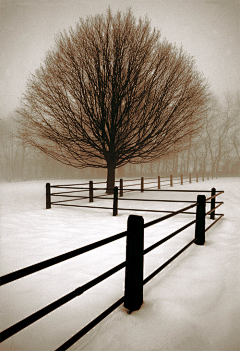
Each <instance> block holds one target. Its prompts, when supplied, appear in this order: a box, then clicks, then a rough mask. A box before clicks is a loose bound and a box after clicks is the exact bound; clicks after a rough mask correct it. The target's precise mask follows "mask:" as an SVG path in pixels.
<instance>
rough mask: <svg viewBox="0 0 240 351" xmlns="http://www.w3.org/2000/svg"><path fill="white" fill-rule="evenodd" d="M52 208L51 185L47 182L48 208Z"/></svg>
mask: <svg viewBox="0 0 240 351" xmlns="http://www.w3.org/2000/svg"><path fill="white" fill-rule="evenodd" d="M48 208H51V185H50V183H46V209H48Z"/></svg>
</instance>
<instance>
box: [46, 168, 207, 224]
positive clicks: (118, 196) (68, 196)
mask: <svg viewBox="0 0 240 351" xmlns="http://www.w3.org/2000/svg"><path fill="white" fill-rule="evenodd" d="M180 179H181V183H179V182H178V183H176V181H175V184H183V179H184V177H183V175H181V177H180ZM196 179H197V180H198V175H196ZM202 179H203V180H204V175H203V177H202ZM190 180H192V175H191V174H189V181H190ZM136 181H140V183H134V182H136ZM169 181H170V183H169ZM164 182H167V183H168V184H165V185H167V186H169V185H170V186H173V176H172V175H170V178H169V179H168V178H167V179H163V178H162V177H160V176H158V178H157V180H156V178H147V179H145V180H144V177H141V178H140V179H138V178H136V179H131V180H130V179H129V180H124V183H131V184H123V179H120V180H119V185H120V188H119V187H114V189H108V190H109V191H111V192H112V193H113V194H108V193H106V194H100V195H96V194H95V196H94V192H96V191H106V188H103V187H98V186H97V187H96V185H97V184H106V182H96V183H94V184H93V181H89V183H83V184H82V185H87V184H88V185H89V186H88V187H85V186H84V187H81V188H79V187H78V186H73V184H67V185H50V183H47V184H46V208H47V209H50V208H51V206H52V205H54V206H65V207H79V208H94V209H106V210H112V211H113V216H117V214H118V211H119V210H120V211H129V210H131V211H140V212H153V213H161V212H162V213H172V212H173V211H166V210H160V209H159V210H148V209H145V210H143V209H137V208H125V207H119V206H118V203H119V200H121V201H137V202H139V201H143V202H169V203H171V202H176V203H184V202H187V201H186V200H155V199H129V198H123V194H124V193H126V192H133V191H135V192H136V191H139V190H140V191H141V192H142V193H143V192H149V191H151V192H162V191H166V192H173V191H174V192H187V193H188V192H191V193H200V192H203V193H207V192H211V191H209V190H199V191H198V190H180V189H177V190H176V189H174V190H173V189H165V188H164V189H163V188H162V186H161V183H164ZM151 184H156V185H154V186H149V185H151ZM80 185H81V184H80ZM139 185H140V188H139ZM134 186H137V188H134ZM146 186H147V187H146ZM56 187H57V188H58V189H69V191H63V192H57V193H56V192H52V193H51V189H54V188H56ZM73 189H74V190H73ZM80 192H88V196H86V194H84V195H82V196H80V195H78V194H79V193H80ZM73 193H77V194H76V195H73ZM211 195H213V193H212V194H211ZM54 196H55V197H62V199H59V200H57V201H52V197H54ZM64 198H65V199H64ZM111 198H112V200H113V206H112V207H109V206H98V205H95V204H94V205H91V204H90V205H86V204H76V203H73V202H75V201H80V200H86V199H88V200H89V202H90V203H93V202H94V199H102V200H110V199H111ZM209 199H211V198H209ZM211 201H212V200H211ZM69 202H71V204H70V203H69ZM188 202H189V203H193V202H194V201H188ZM213 203H214V201H213ZM213 207H214V205H211V208H213ZM183 213H186V214H194V213H193V212H192V213H190V212H183ZM212 216H213V214H211V218H212Z"/></svg>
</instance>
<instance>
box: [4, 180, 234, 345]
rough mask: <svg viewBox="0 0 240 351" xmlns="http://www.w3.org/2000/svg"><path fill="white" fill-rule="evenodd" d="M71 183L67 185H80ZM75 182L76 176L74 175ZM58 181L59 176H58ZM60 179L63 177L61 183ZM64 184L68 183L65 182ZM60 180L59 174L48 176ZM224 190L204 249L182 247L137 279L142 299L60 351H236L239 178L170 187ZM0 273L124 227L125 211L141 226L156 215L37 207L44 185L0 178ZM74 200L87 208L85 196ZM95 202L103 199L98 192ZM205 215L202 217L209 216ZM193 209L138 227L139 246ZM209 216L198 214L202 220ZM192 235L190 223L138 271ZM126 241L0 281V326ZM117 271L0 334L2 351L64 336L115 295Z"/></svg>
mask: <svg viewBox="0 0 240 351" xmlns="http://www.w3.org/2000/svg"><path fill="white" fill-rule="evenodd" d="M79 182H80V181H79V180H76V183H79ZM83 182H84V181H83ZM62 183H63V182H62ZM65 183H66V184H67V181H66V182H65ZM71 183H74V182H73V181H72V180H71ZM52 184H59V181H55V182H53V181H52ZM212 187H216V189H217V190H224V191H225V192H224V194H222V195H221V196H220V197H219V199H218V201H224V205H223V206H221V207H220V208H219V209H218V210H217V212H218V213H224V217H223V218H222V219H220V221H218V222H217V223H216V224H215V225H214V226H213V227H212V228H211V229H209V230H208V231H207V232H206V243H205V245H204V246H197V245H195V244H193V245H191V246H190V248H188V249H187V250H186V251H185V252H184V253H183V254H182V255H180V256H179V257H178V258H177V259H176V260H174V261H173V262H172V263H171V264H170V265H169V266H167V267H166V268H165V269H164V270H163V271H162V272H160V273H159V274H158V275H157V276H156V277H155V278H153V279H152V280H150V281H149V282H148V283H147V284H146V285H145V286H144V304H143V306H142V308H141V309H140V310H139V311H136V312H134V313H132V314H130V315H129V314H127V313H126V311H125V310H124V308H123V306H120V307H119V308H117V309H116V310H115V311H114V312H113V313H111V314H110V315H109V316H108V317H107V318H105V319H104V320H103V321H102V322H101V323H100V324H98V325H97V326H96V327H95V328H94V329H92V330H91V331H90V332H88V333H87V334H86V335H85V336H84V337H83V338H81V339H80V340H79V341H78V342H76V343H75V344H74V345H73V346H72V347H71V348H70V349H69V350H72V351H73V350H75V351H77V350H85V351H100V350H102V351H130V350H133V351H136V350H137V351H160V350H163V351H168V350H169V351H180V350H183V351H186V350H191V351H194V350H196V351H203V350H204V351H208V350H209V351H210V350H211V351H223V350H224V351H226V350H227V351H234V350H235V351H237V350H240V337H239V336H240V324H239V320H240V318H239V317H240V308H239V290H240V274H239V273H240V272H239V261H240V255H239V254H240V250H239V218H240V213H239V199H240V196H239V193H238V191H239V188H240V178H218V179H211V180H205V181H204V182H202V181H199V182H198V183H196V182H192V184H188V183H186V184H184V185H182V186H181V185H175V186H174V187H173V188H172V189H189V190H191V189H198V190H210V189H211V188H212ZM0 190H1V217H0V218H1V219H0V227H1V275H4V274H7V273H10V272H12V271H14V270H17V269H20V268H23V267H25V266H28V265H31V264H34V263H37V262H40V261H42V260H45V259H48V258H51V257H54V256H57V255H59V254H62V253H65V252H68V251H70V250H73V249H75V248H78V247H81V246H85V245H87V244H89V243H92V242H95V241H98V240H101V239H103V238H106V237H109V236H112V235H114V234H117V233H119V232H122V231H125V230H126V227H127V218H128V215H129V214H137V215H142V216H143V217H144V221H145V223H146V222H148V221H150V220H152V219H154V218H158V217H160V216H162V215H164V213H162V214H161V213H159V214H156V213H155V214H153V213H150V212H133V211H130V210H129V211H127V210H124V211H119V215H118V216H116V217H113V216H112V210H104V209H88V208H74V207H60V206H52V209H49V210H46V209H45V182H44V181H32V182H16V183H1V184H0ZM196 197H197V194H195V193H170V192H161V193H160V194H159V193H158V194H156V193H154V194H153V193H151V192H144V193H140V192H139V191H138V192H136V193H126V194H124V198H128V199H134V198H135V199H141V198H145V199H149V198H150V199H153V198H155V199H157V198H159V199H160V198H161V199H182V200H193V201H196ZM81 203H82V204H83V203H84V204H85V205H89V203H88V202H87V200H82V202H81ZM94 205H95V206H97V205H98V206H110V207H111V206H112V199H111V200H102V199H98V200H96V201H95V202H94ZM187 205H188V204H186V203H182V204H173V203H172V204H168V203H150V202H138V201H133V200H132V201H123V200H120V201H119V207H124V208H130V207H132V208H141V209H155V210H156V209H169V208H170V209H177V208H181V207H184V206H187ZM208 217H209V216H208ZM193 219H194V215H178V216H175V217H173V218H172V219H169V220H166V221H163V222H161V223H160V224H156V225H154V226H151V227H149V228H146V229H145V248H147V247H148V246H150V245H151V244H153V243H155V242H156V241H158V240H160V239H161V238H162V237H164V236H166V235H168V234H170V233H171V232H173V231H174V230H176V229H178V228H179V227H180V226H182V225H184V224H185V223H188V222H190V221H191V220H193ZM210 223H211V220H210V219H207V225H209V224H210ZM193 238H194V226H191V227H190V228H188V229H187V230H185V231H184V232H182V233H181V234H179V235H177V236H176V237H174V238H173V239H171V240H169V241H168V242H166V243H164V244H163V245H161V246H160V247H159V248H157V249H155V250H153V251H151V252H150V253H148V254H147V255H145V256H144V276H145V277H147V276H148V275H149V274H150V273H151V272H152V271H153V270H154V269H156V268H157V267H159V266H160V265H161V264H162V263H164V262H165V261H166V260H167V259H169V258H170V257H171V256H172V255H173V254H175V253H176V252H177V251H178V250H179V249H181V248H182V247H183V246H184V245H186V244H187V243H188V242H190V241H191V240H192V239H193ZM125 249H126V239H125V238H123V239H120V240H118V241H115V242H113V243H111V244H108V245H105V246H103V247H101V248H98V249H95V250H93V251H91V252H89V253H86V254H83V255H80V256H78V257H76V258H73V259H70V260H68V261H65V262H63V263H60V264H57V265H55V266H53V267H50V268H47V269H45V270H42V271H39V272H37V273H35V274H32V275H29V276H27V277H25V278H22V279H20V280H17V281H15V282H12V283H9V284H6V285H4V286H2V287H1V330H4V329H6V328H8V327H9V326H11V325H12V324H14V323H16V322H17V321H19V320H21V319H23V318H25V317H27V316H28V315H30V314H32V313H33V312H35V311H37V310H39V309H40V308H43V307H44V306H46V305H47V304H49V303H51V302H53V301H55V300H57V299H58V298H60V297H61V296H63V295H65V294H67V293H69V292H71V291H72V290H74V289H76V288H77V287H78V286H81V285H83V284H84V283H86V282H88V281H90V280H92V279H93V278H95V277H97V276H98V275H100V274H101V273H103V272H105V271H107V270H108V269H110V268H112V267H113V266H115V265H117V264H119V263H121V262H122V261H124V260H125ZM123 293H124V269H122V270H121V271H120V272H118V273H116V274H115V275H113V276H111V277H110V278H108V279H107V280H105V281H104V282H102V283H100V284H98V285H97V286H95V287H94V288H91V289H90V290H88V291H87V292H85V293H84V294H83V295H81V296H79V297H77V298H75V299H73V300H72V301H70V302H68V303H67V304H65V305H64V306H62V307H60V308H58V309H57V310H56V311H54V312H52V313H50V314H48V315H47V316H45V317H44V318H42V319H41V320H39V321H37V322H35V323H34V324H32V325H31V326H29V327H27V328H25V329H24V330H22V331H21V332H19V333H17V334H15V335H14V336H12V337H11V338H9V339H7V340H5V341H4V342H3V343H2V344H1V348H0V349H1V350H2V351H10V350H14V351H50V350H54V349H56V348H57V347H59V346H60V345H61V344H63V343H64V342H65V341H66V340H68V339H69V338H70V337H71V336H72V335H74V334H75V333H77V332H78V331H79V330H80V329H82V328H83V327H84V326H85V325H86V324H87V323H89V322H90V321H91V320H92V319H94V318H95V317H96V316H97V315H98V314H100V313H101V312H102V311H104V310H105V309H106V308H108V307H109V306H110V305H111V304H112V303H114V302H115V301H117V300H118V299H119V298H121V297H122V296H123Z"/></svg>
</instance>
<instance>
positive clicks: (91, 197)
mask: <svg viewBox="0 0 240 351" xmlns="http://www.w3.org/2000/svg"><path fill="white" fill-rule="evenodd" d="M89 202H93V181H92V180H90V181H89Z"/></svg>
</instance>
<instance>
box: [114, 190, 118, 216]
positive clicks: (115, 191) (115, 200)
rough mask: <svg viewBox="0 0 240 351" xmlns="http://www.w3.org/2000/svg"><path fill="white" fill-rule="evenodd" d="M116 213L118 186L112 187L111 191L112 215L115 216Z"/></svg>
mask: <svg viewBox="0 0 240 351" xmlns="http://www.w3.org/2000/svg"><path fill="white" fill-rule="evenodd" d="M117 214H118V187H117V186H115V187H114V192H113V216H117Z"/></svg>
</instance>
